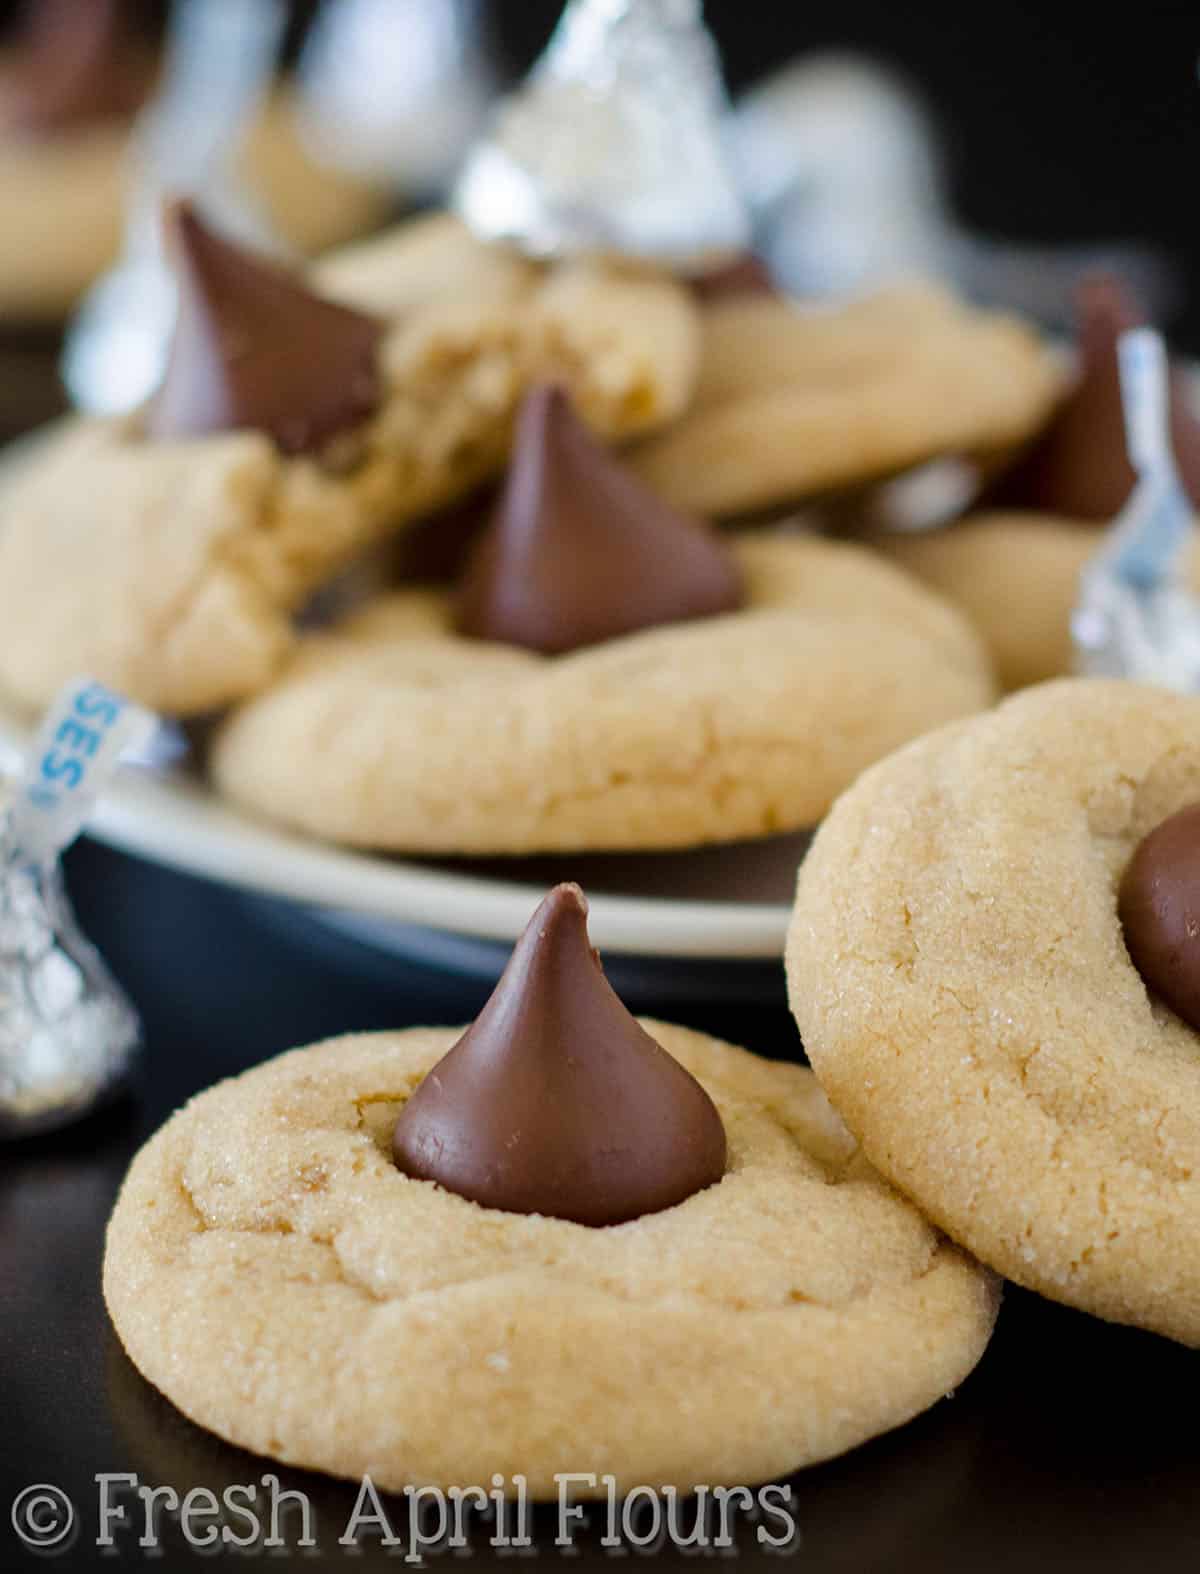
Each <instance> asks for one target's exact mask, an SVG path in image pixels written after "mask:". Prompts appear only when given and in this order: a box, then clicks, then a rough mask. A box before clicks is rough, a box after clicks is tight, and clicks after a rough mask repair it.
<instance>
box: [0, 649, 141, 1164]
mask: <svg viewBox="0 0 1200 1574" xmlns="http://www.w3.org/2000/svg"><path fill="white" fill-rule="evenodd" d="M154 725H155V723H154V718H153V717H152V716H150V715H149V714H147V712H145V711H143V710H140V709H139V708H138V707H137V706H134V705H130V704H129V703H128V702H127V701H126V700H124V699H122V698H121V696H120V695H117V694H113V693H112V692H111V691H110V690H108V689H106V688H104V687H103V686H102V685H101V684H99V683H94V682H92V681H90V680H80V681H79V682H76V683H72V684H70V685H68V687H67V688H66V689H65V690H64V691H63V693H62V694H61V695H60V696H59V698H58V700H57V701H56V703H55V705H54V706H53V708H52V709H51V711H50V713H49V714H48V715H47V717H46V720H45V721H44V723H43V725H42V727H41V729H40V731H39V733H38V736H37V738H36V740H35V742H34V744H33V747H32V749H31V750H30V753H29V755H28V757H27V759H26V761H25V764H24V768H23V770H22V771H20V772H19V773H18V774H17V775H16V779H15V781H13V782H11V783H10V784H9V785H8V787H7V788H6V789H5V794H4V799H5V800H7V801H4V800H0V804H2V807H0V1136H22V1135H26V1134H28V1133H30V1132H35V1131H44V1130H47V1129H49V1128H51V1127H53V1126H59V1125H63V1124H65V1123H66V1122H67V1121H70V1120H73V1119H75V1118H77V1117H78V1116H80V1115H83V1114H85V1113H86V1112H87V1111H88V1110H89V1109H91V1108H93V1107H94V1106H95V1104H97V1103H98V1102H99V1101H100V1100H101V1099H102V1098H103V1097H104V1096H105V1095H106V1094H107V1093H108V1092H110V1091H111V1090H112V1089H113V1088H115V1087H116V1086H117V1085H118V1084H119V1083H120V1081H121V1080H122V1078H123V1077H124V1075H125V1073H126V1072H127V1070H128V1068H129V1064H130V1061H131V1059H132V1057H133V1055H134V1053H135V1052H136V1050H137V1048H138V1045H139V1043H140V1040H141V1028H140V1024H139V1022H138V1018H137V1013H136V1012H135V1011H134V1009H133V1007H132V1006H131V1005H130V1003H129V1002H128V1000H127V999H126V998H125V996H124V994H123V993H122V991H121V990H120V989H119V988H118V987H117V985H116V984H115V983H114V981H113V980H112V978H111V977H110V976H109V974H108V971H107V969H106V968H105V966H104V963H103V962H102V961H101V959H100V956H99V954H98V953H97V952H96V950H95V948H94V947H93V946H92V945H90V944H89V943H88V941H87V940H86V939H85V938H84V936H83V935H82V934H81V933H80V931H79V928H78V926H77V924H76V922H75V916H74V914H73V913H72V911H71V907H70V903H69V901H68V899H67V895H66V890H65V887H64V885H63V880H62V870H61V867H60V865H59V861H58V859H59V854H60V853H61V852H62V851H63V850H64V849H65V848H66V847H67V846H68V845H69V844H70V843H71V842H73V841H74V840H75V838H76V837H77V836H78V834H79V832H80V831H81V830H82V829H83V825H84V822H85V821H86V819H87V817H88V815H89V813H90V812H91V810H92V808H93V806H94V805H95V802H96V799H97V797H98V796H99V794H100V792H101V791H102V789H103V787H104V785H105V783H106V782H107V781H108V779H109V778H110V777H111V775H112V773H113V771H114V770H115V769H116V766H117V762H118V760H119V758H120V757H121V756H122V754H126V753H128V751H130V750H131V749H138V748H144V747H145V745H146V744H147V743H148V742H149V740H150V737H151V734H152V732H153V729H154Z"/></svg>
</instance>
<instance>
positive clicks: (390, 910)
mask: <svg viewBox="0 0 1200 1574" xmlns="http://www.w3.org/2000/svg"><path fill="white" fill-rule="evenodd" d="M29 737H30V729H29V727H28V726H27V725H26V724H25V723H24V722H23V721H22V719H21V718H20V717H19V716H17V715H16V714H14V713H13V712H12V711H11V710H10V709H6V708H5V707H4V705H3V704H0V756H3V755H4V754H6V753H12V752H15V751H23V750H24V748H25V747H26V745H27V743H28V742H29ZM89 833H90V834H91V835H93V836H95V837H97V838H98V839H99V840H100V841H103V842H107V843H108V844H109V845H110V846H113V847H118V848H121V849H122V850H124V851H126V852H131V853H138V854H141V855H142V856H143V857H146V858H150V859H153V860H154V861H155V862H157V863H162V864H167V865H169V866H171V867H173V868H176V869H182V870H186V871H187V872H189V873H192V874H198V875H204V876H206V877H207V878H209V879H212V880H220V881H223V882H225V883H226V884H229V885H234V886H240V887H243V888H245V889H248V890H251V891H257V892H260V893H263V894H267V895H271V896H281V897H288V898H291V899H292V900H294V901H296V902H300V903H303V904H305V905H307V906H311V907H318V908H331V909H335V910H338V915H339V920H340V921H339V927H340V928H342V929H343V930H346V929H349V928H351V927H352V926H350V925H347V924H346V923H345V915H346V914H354V915H357V916H358V917H359V918H363V917H367V918H372V919H376V920H378V919H384V920H390V921H391V922H392V923H395V924H403V925H406V926H412V925H417V926H421V927H425V928H432V929H437V930H441V931H444V932H445V933H448V934H453V935H461V936H467V937H471V938H474V939H489V940H501V941H508V942H511V941H513V940H515V939H516V938H517V936H518V935H519V934H520V932H521V930H522V929H523V928H524V926H525V924H526V922H527V920H528V918H529V915H530V913H531V912H532V911H533V909H534V907H535V906H536V905H537V902H538V901H539V900H540V898H541V896H542V895H543V894H544V892H545V890H546V888H547V886H548V885H549V884H551V883H553V881H554V880H555V879H562V878H575V877H579V878H580V879H581V880H582V881H583V883H584V885H585V889H587V891H588V896H589V900H590V903H591V932H592V937H593V939H594V941H595V943H596V944H597V945H599V946H601V947H604V948H607V949H609V950H611V951H614V952H625V953H628V954H629V955H633V956H657V957H698V958H712V959H717V958H722V959H727V960H741V959H753V958H758V959H762V958H768V957H770V958H778V957H779V956H780V955H781V954H782V951H783V937H784V931H785V927H786V923H787V916H788V906H787V902H786V900H782V899H778V898H782V897H783V896H784V894H785V893H786V891H787V889H788V888H789V887H790V884H791V881H792V879H793V878H794V875H795V869H796V865H797V863H798V860H799V856H800V850H795V851H793V846H794V839H791V838H787V839H782V842H781V845H780V847H779V848H778V849H771V850H768V849H766V848H763V847H750V848H748V849H746V852H745V856H744V857H740V856H739V855H738V853H737V851H736V850H733V849H728V848H720V849H712V850H710V851H708V852H702V853H697V854H662V855H656V856H653V857H649V858H644V859H641V858H620V859H604V858H598V857H596V856H591V857H588V858H584V859H578V860H567V859H559V860H547V859H541V860H538V861H537V862H536V863H534V862H529V863H526V862H524V861H518V862H515V863H513V864H512V865H510V866H506V868H505V869H504V871H503V873H500V872H496V868H495V866H494V865H492V866H486V867H482V868H481V867H480V866H469V867H468V866H464V867H463V868H461V869H459V868H456V867H455V866H454V865H453V864H449V863H444V864H436V865H435V864H423V863H417V862H405V861H401V860H399V859H393V858H382V857H372V856H369V855H366V854H362V853H354V852H348V851H345V850H343V849H341V848H337V847H333V846H328V845H325V844H323V843H321V842H316V841H312V840H309V839H307V838H305V837H301V836H295V835H292V834H290V833H288V832H285V831H280V830H277V829H276V828H275V827H273V826H271V825H268V824H267V823H266V822H264V821H261V820H257V819H255V818H253V817H252V816H251V815H248V814H244V813H242V812H241V811H239V810H238V809H236V808H233V807H231V806H230V805H229V804H227V803H224V802H222V800H221V799H219V798H218V797H217V795H216V794H215V793H214V792H213V791H212V790H211V789H210V788H209V787H208V786H207V785H206V784H205V783H204V782H203V781H202V780H200V779H199V778H198V777H196V776H194V775H192V774H191V773H190V772H188V771H186V770H183V769H176V770H168V771H163V772H151V771H145V770H140V769H125V770H122V771H121V773H120V774H119V776H118V777H117V779H116V781H115V782H114V784H113V786H112V787H111V789H110V790H109V792H108V793H107V794H106V795H105V796H104V798H103V799H102V801H101V802H100V804H99V805H98V806H97V808H96V811H95V814H94V816H93V819H92V821H91V824H90V826H89ZM772 855H774V856H772ZM735 875H736V877H737V879H738V880H739V882H740V881H741V880H742V878H743V876H744V875H746V876H749V877H751V878H752V879H753V880H754V882H755V883H754V884H753V885H752V886H751V887H750V891H749V894H750V895H751V896H753V895H754V894H756V892H757V891H759V890H762V891H770V892H771V893H772V895H773V896H774V895H775V894H776V893H778V898H777V899H775V900H744V899H739V898H738V897H737V896H735V895H732V894H729V893H731V892H732V891H733V889H734V887H733V879H734V877H735ZM331 916H332V915H331ZM372 930H373V932H374V933H375V935H376V936H377V937H378V935H379V930H380V926H379V925H378V924H374V925H372ZM403 949H404V950H406V951H408V950H410V949H411V947H409V946H407V945H405V946H404V947H403Z"/></svg>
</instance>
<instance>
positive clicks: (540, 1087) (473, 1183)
mask: <svg viewBox="0 0 1200 1574" xmlns="http://www.w3.org/2000/svg"><path fill="white" fill-rule="evenodd" d="M392 1154H393V1157H394V1158H395V1161H396V1165H397V1167H398V1168H399V1169H401V1170H403V1171H404V1173H405V1174H406V1175H411V1176H412V1177H413V1178H414V1179H416V1180H431V1181H437V1183H438V1184H439V1185H440V1186H444V1187H445V1188H446V1190H447V1191H453V1192H457V1193H458V1195H459V1196H461V1197H467V1198H469V1199H470V1200H471V1201H473V1202H478V1203H482V1204H483V1206H484V1207H486V1208H500V1209H503V1210H504V1211H505V1212H506V1213H541V1214H549V1215H551V1216H552V1217H554V1218H557V1219H570V1220H572V1221H574V1223H576V1224H590V1225H604V1224H623V1223H625V1221H626V1220H628V1219H636V1218H638V1217H639V1216H640V1215H641V1214H644V1213H657V1212H658V1211H659V1210H660V1209H662V1208H671V1207H674V1205H675V1204H676V1203H679V1202H683V1201H684V1199H685V1198H687V1197H690V1196H692V1195H693V1194H694V1193H695V1192H698V1191H702V1190H703V1189H704V1187H706V1186H712V1185H715V1184H716V1182H717V1181H719V1180H720V1179H721V1177H722V1175H723V1174H724V1173H725V1129H724V1127H723V1126H722V1125H721V1117H720V1116H719V1115H718V1114H717V1111H716V1108H715V1107H714V1105H713V1102H712V1100H711V1099H710V1098H709V1096H708V1094H707V1093H706V1092H705V1091H704V1089H703V1088H702V1087H701V1086H700V1084H699V1083H698V1082H697V1081H696V1079H695V1078H694V1077H693V1076H691V1075H690V1073H688V1072H687V1071H685V1070H684V1069H683V1067H682V1066H681V1065H680V1064H679V1062H678V1061H677V1060H675V1059H673V1058H672V1056H670V1055H669V1054H668V1053H667V1052H666V1050H665V1049H662V1048H661V1047H660V1046H659V1045H658V1044H656V1043H655V1042H654V1040H653V1039H652V1038H651V1037H650V1036H649V1034H647V1033H645V1032H643V1030H642V1029H641V1028H640V1027H639V1026H638V1024H637V1023H636V1022H635V1021H634V1019H633V1018H632V1017H631V1016H630V1015H629V1013H628V1011H626V1009H625V1007H624V1006H623V1005H622V1004H621V1002H620V1001H619V1000H618V999H617V997H616V995H615V994H614V993H613V991H612V987H611V986H610V984H609V982H608V980H607V979H606V978H605V976H604V971H603V969H602V968H601V966H600V958H599V957H598V956H597V954H596V952H595V951H593V950H592V947H591V944H590V943H589V941H588V932H587V902H586V901H585V900H584V896H583V892H582V891H581V890H580V889H579V887H578V886H577V885H560V886H557V887H556V888H555V889H554V890H553V891H551V893H550V895H549V896H548V897H547V898H546V900H545V901H544V902H543V903H542V905H541V906H540V907H539V908H538V910H537V912H536V913H535V914H534V915H533V918H532V920H531V921H530V924H529V927H528V928H527V929H526V931H525V933H524V934H523V935H522V936H521V938H520V940H518V942H517V945H516V949H515V950H514V951H513V954H512V957H511V958H510V960H509V963H508V966H507V967H506V968H505V970H504V976H503V977H502V978H501V980H500V982H499V983H498V984H497V985H496V989H495V993H494V994H493V995H492V998H491V999H490V1000H489V1001H488V1003H487V1005H486V1006H484V1008H483V1010H482V1011H481V1012H480V1014H479V1016H478V1017H477V1018H476V1019H475V1022H474V1024H473V1026H471V1027H469V1028H468V1029H467V1031H466V1033H465V1034H464V1035H463V1037H462V1038H460V1039H459V1041H458V1043H457V1044H455V1046H454V1048H453V1049H451V1050H450V1051H449V1052H448V1053H447V1054H446V1055H445V1056H444V1057H443V1058H442V1059H441V1060H440V1061H438V1063H437V1065H436V1066H434V1068H433V1069H432V1070H431V1071H430V1072H429V1073H428V1074H427V1075H426V1077H425V1079H424V1081H423V1082H422V1083H421V1085H420V1086H419V1087H418V1088H417V1091H416V1092H415V1093H414V1094H413V1096H412V1097H411V1098H410V1099H409V1101H408V1103H407V1104H406V1105H405V1106H404V1109H403V1111H402V1113H401V1115H400V1118H399V1120H397V1122H396V1128H395V1131H394V1133H393V1136H392Z"/></svg>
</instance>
